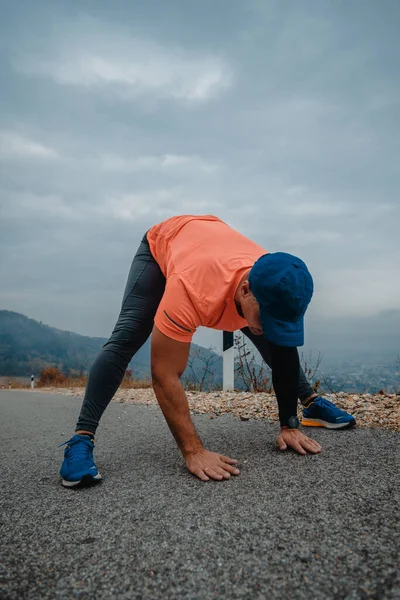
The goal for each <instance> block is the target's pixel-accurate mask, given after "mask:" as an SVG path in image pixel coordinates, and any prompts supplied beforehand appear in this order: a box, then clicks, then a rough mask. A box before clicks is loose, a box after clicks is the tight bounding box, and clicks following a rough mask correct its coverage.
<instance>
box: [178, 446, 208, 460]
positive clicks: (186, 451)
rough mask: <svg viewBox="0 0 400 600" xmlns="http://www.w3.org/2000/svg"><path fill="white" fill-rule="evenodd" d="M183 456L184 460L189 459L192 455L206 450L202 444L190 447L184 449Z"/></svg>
mask: <svg viewBox="0 0 400 600" xmlns="http://www.w3.org/2000/svg"><path fill="white" fill-rule="evenodd" d="M181 450H182V454H183V457H184V458H187V457H188V456H190V455H191V454H196V452H198V451H199V450H204V446H203V445H202V444H200V445H199V446H195V447H190V448H182V449H181Z"/></svg>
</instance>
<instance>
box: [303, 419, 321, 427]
mask: <svg viewBox="0 0 400 600" xmlns="http://www.w3.org/2000/svg"><path fill="white" fill-rule="evenodd" d="M301 424H302V425H305V426H306V427H325V426H324V425H323V424H322V423H316V422H315V421H311V420H310V419H302V420H301Z"/></svg>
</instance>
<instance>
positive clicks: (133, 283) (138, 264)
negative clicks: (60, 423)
mask: <svg viewBox="0 0 400 600" xmlns="http://www.w3.org/2000/svg"><path fill="white" fill-rule="evenodd" d="M164 289H165V277H164V275H163V274H162V272H161V269H160V267H159V266H158V264H157V263H156V261H155V260H154V258H153V256H152V254H151V252H150V247H149V243H148V241H147V235H145V236H144V237H143V239H142V241H141V243H140V246H139V249H138V251H137V253H136V255H135V257H134V259H133V262H132V266H131V269H130V271H129V275H128V281H127V284H126V287H125V292H124V297H123V300H122V307H121V312H120V315H119V317H118V321H117V324H116V326H115V328H114V331H113V332H112V335H111V337H110V339H109V340H108V342H106V343H105V344H104V346H103V348H102V350H101V352H100V354H99V355H98V356H97V358H96V360H95V362H94V363H93V366H92V368H91V371H90V375H89V381H88V384H87V387H86V392H85V397H84V399H83V404H82V409H81V412H80V415H79V419H78V422H77V425H76V431H78V430H86V431H90V432H92V433H93V434H94V433H96V428H97V426H98V424H99V421H100V419H101V416H102V414H103V412H104V411H105V409H106V408H107V406H108V404H109V403H110V401H111V399H112V398H113V396H114V394H115V392H116V391H117V389H118V388H119V386H120V385H121V382H122V379H123V377H124V374H125V371H126V369H127V367H128V364H129V363H130V361H131V360H132V357H133V356H134V355H135V354H136V352H137V351H138V350H139V348H141V347H142V346H143V344H144V343H145V341H146V340H147V338H148V337H149V335H150V334H151V331H152V328H153V324H154V316H155V314H156V312H157V308H158V305H159V303H160V301H161V298H162V296H163V294H164ZM242 331H243V333H244V334H245V335H246V336H247V337H248V338H249V339H250V340H251V341H252V342H253V343H254V345H255V346H256V348H257V349H258V350H259V352H260V354H261V356H262V357H263V359H264V360H265V362H266V363H267V364H268V365H269V366H271V356H270V351H269V347H268V340H266V339H264V338H263V337H262V336H255V335H253V334H252V333H251V332H250V330H249V328H248V327H245V328H243V329H242ZM311 394H313V389H312V387H311V386H310V384H309V383H308V381H307V379H306V377H305V375H304V373H303V370H302V369H300V377H299V391H298V396H299V398H300V400H305V399H306V398H308V397H309V396H311Z"/></svg>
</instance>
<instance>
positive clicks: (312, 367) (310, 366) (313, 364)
mask: <svg viewBox="0 0 400 600" xmlns="http://www.w3.org/2000/svg"><path fill="white" fill-rule="evenodd" d="M321 360H322V354H321V352H318V356H317V358H316V359H315V360H314V358H313V356H312V351H311V350H310V352H309V353H308V356H306V355H305V354H304V352H302V353H301V354H300V364H301V367H302V369H303V371H304V375H305V376H306V377H307V379H308V380H309V381H311V383H312V387H313V390H314V392H318V390H319V388H320V385H321V379H316V375H317V371H318V369H319V366H320V364H321Z"/></svg>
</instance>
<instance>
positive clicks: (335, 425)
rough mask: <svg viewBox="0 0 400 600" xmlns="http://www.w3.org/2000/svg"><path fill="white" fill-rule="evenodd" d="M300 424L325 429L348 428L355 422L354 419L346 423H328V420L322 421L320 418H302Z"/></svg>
mask: <svg viewBox="0 0 400 600" xmlns="http://www.w3.org/2000/svg"><path fill="white" fill-rule="evenodd" d="M301 424H302V425H304V426H305V427H326V429H350V428H351V427H354V425H355V424H356V422H355V420H354V421H348V422H347V423H329V421H323V420H322V419H304V418H303V419H302V420H301Z"/></svg>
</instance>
